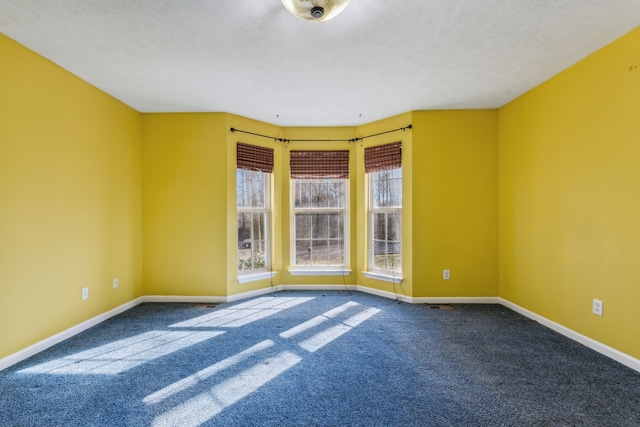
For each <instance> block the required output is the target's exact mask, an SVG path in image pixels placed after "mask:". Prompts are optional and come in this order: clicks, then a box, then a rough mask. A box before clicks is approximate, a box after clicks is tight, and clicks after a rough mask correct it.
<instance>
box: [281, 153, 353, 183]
mask: <svg viewBox="0 0 640 427" xmlns="http://www.w3.org/2000/svg"><path fill="white" fill-rule="evenodd" d="M289 165H290V167H291V178H292V179H317V178H343V179H346V178H349V150H337V151H295V150H292V151H291V157H290V163H289Z"/></svg>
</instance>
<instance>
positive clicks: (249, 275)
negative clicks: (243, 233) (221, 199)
mask: <svg viewBox="0 0 640 427" xmlns="http://www.w3.org/2000/svg"><path fill="white" fill-rule="evenodd" d="M239 171H242V172H243V173H244V174H246V173H260V174H262V175H263V177H264V179H263V194H264V206H261V207H253V206H239V203H238V202H239V200H240V199H239V197H238V195H239V192H238V188H239V181H238V172H239ZM272 182H273V174H272V173H269V172H264V171H256V170H248V169H243V168H236V222H237V221H238V220H239V217H240V215H241V214H251V215H252V218H253V215H264V226H265V237H264V239H263V240H264V245H265V251H264V252H265V265H264V267H259V268H255V264H254V262H255V255H254V248H255V245H254V242H256V241H257V240H256V239H255V236H254V233H253V220H252V221H251V235H250V239H251V260H252V264H253V266H252V268H251V269H249V270H239V269H238V270H237V274H238V281H239V282H240V283H245V282H247V281H252V280H259V279H263V278H271V277H273V274H271V270H272V266H271V258H272V254H271V252H272V232H271V228H272V224H271V217H272V213H271V209H272V203H271V200H272V194H271V192H272V190H271V189H272ZM236 240H237V241H236V247H237V249H240V246H241V242H240V236H239V233H236ZM245 240H246V239H245ZM237 264H238V266H239V265H240V257H239V256H238V262H237ZM263 276H264V277H263Z"/></svg>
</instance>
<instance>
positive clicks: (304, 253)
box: [296, 240, 311, 265]
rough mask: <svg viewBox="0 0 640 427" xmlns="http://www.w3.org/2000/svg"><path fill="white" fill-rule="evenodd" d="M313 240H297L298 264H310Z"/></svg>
mask: <svg viewBox="0 0 640 427" xmlns="http://www.w3.org/2000/svg"><path fill="white" fill-rule="evenodd" d="M310 255H311V241H310V240H296V265H310V264H311V263H310V258H309V256H310Z"/></svg>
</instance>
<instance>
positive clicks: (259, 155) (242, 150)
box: [236, 142, 273, 173]
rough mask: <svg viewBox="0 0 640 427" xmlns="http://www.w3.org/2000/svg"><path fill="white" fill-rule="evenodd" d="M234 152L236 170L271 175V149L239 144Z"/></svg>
mask: <svg viewBox="0 0 640 427" xmlns="http://www.w3.org/2000/svg"><path fill="white" fill-rule="evenodd" d="M236 150H237V152H236V155H237V167H238V169H245V170H250V171H260V172H266V173H273V148H266V147H258V146H257V145H249V144H243V143H241V142H239V143H238V146H237V149H236Z"/></svg>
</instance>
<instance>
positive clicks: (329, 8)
mask: <svg viewBox="0 0 640 427" xmlns="http://www.w3.org/2000/svg"><path fill="white" fill-rule="evenodd" d="M281 1H282V4H283V5H284V7H286V8H287V10H288V11H289V12H291V13H292V14H293V15H294V16H297V17H298V18H300V19H304V20H306V21H319V22H322V21H328V20H329V19H331V18H333V17H335V16H337V15H339V14H340V12H342V11H343V10H344V9H345V8H346V7H347V5H348V4H349V1H351V0H281Z"/></svg>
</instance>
